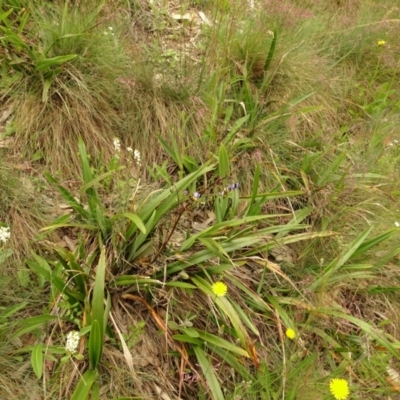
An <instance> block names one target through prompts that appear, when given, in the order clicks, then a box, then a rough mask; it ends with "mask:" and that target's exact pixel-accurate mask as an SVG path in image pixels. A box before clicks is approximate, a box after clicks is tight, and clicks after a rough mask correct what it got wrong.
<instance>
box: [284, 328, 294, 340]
mask: <svg viewBox="0 0 400 400" xmlns="http://www.w3.org/2000/svg"><path fill="white" fill-rule="evenodd" d="M286 337H288V338H289V339H292V340H293V339H294V338H295V337H296V332H295V331H294V330H293V329H291V328H288V329H286Z"/></svg>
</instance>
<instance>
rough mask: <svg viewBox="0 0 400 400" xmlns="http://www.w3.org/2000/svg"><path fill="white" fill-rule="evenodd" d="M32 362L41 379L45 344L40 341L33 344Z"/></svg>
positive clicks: (36, 373)
mask: <svg viewBox="0 0 400 400" xmlns="http://www.w3.org/2000/svg"><path fill="white" fill-rule="evenodd" d="M31 364H32V368H33V371H34V372H35V375H36V376H37V377H38V379H40V378H41V377H42V373H43V344H42V343H38V344H35V345H34V346H33V349H32V354H31Z"/></svg>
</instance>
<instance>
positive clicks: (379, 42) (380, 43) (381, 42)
mask: <svg viewBox="0 0 400 400" xmlns="http://www.w3.org/2000/svg"><path fill="white" fill-rule="evenodd" d="M377 44H378V46H384V45H385V44H386V42H385V41H384V40H378V41H377Z"/></svg>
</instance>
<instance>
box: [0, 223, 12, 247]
mask: <svg viewBox="0 0 400 400" xmlns="http://www.w3.org/2000/svg"><path fill="white" fill-rule="evenodd" d="M10 236H11V233H10V228H9V227H7V226H6V227H3V226H0V243H1V242H3V243H7V242H8V240H9V239H10Z"/></svg>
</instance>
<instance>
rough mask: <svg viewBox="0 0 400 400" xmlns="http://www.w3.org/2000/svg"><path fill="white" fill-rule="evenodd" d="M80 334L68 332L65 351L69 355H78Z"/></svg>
mask: <svg viewBox="0 0 400 400" xmlns="http://www.w3.org/2000/svg"><path fill="white" fill-rule="evenodd" d="M79 340H80V338H79V332H77V331H71V332H68V335H67V342H66V344H65V350H67V351H68V352H69V353H72V354H73V353H76V352H77V350H78V345H79Z"/></svg>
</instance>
